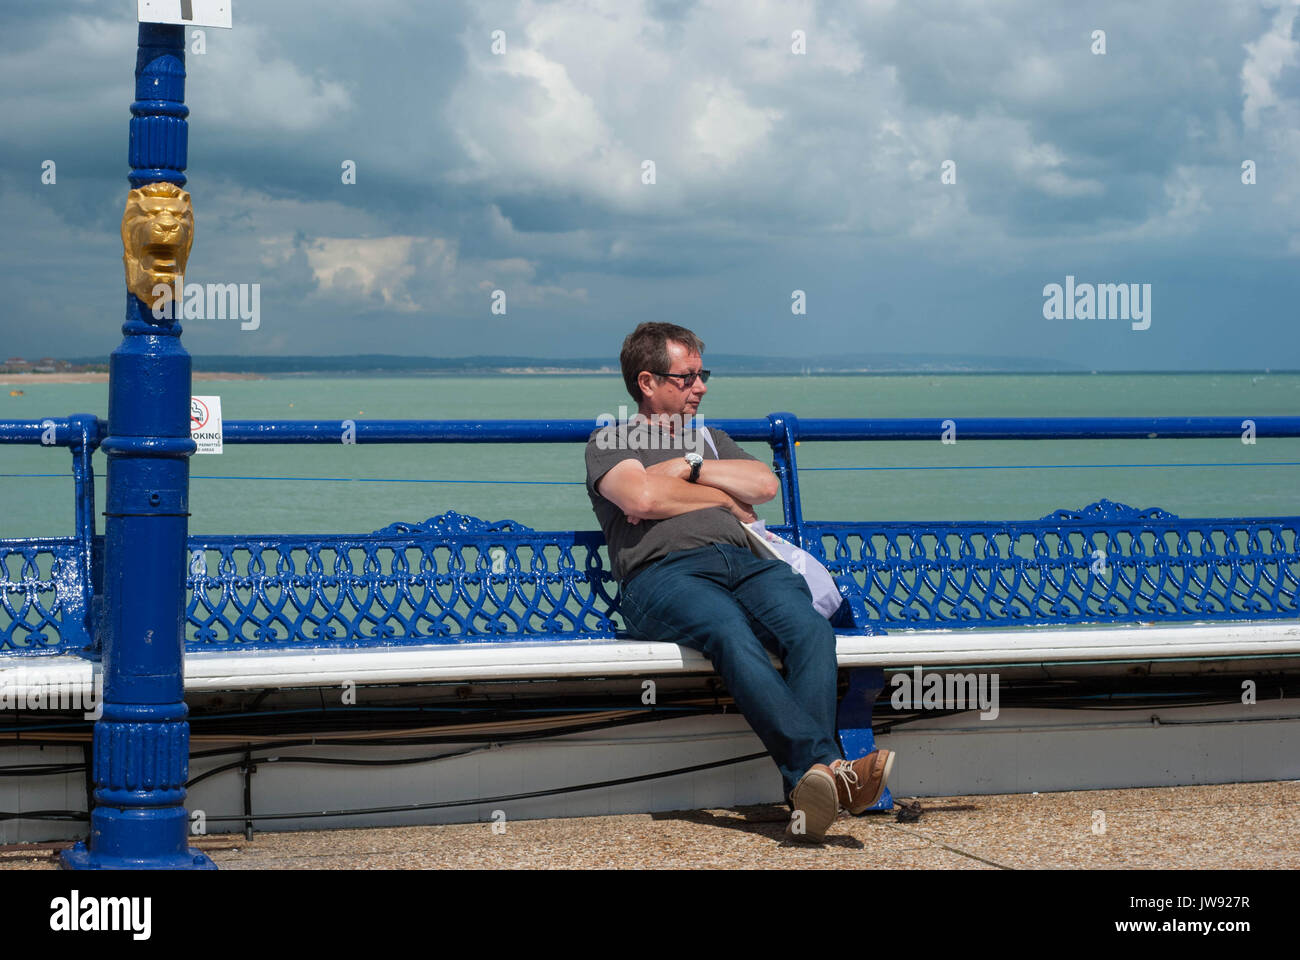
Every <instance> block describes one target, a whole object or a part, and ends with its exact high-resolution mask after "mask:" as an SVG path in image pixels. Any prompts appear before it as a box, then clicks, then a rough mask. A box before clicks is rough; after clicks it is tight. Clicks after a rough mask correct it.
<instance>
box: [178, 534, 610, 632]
mask: <svg viewBox="0 0 1300 960" xmlns="http://www.w3.org/2000/svg"><path fill="white" fill-rule="evenodd" d="M189 548H190V565H189V571H188V576H187V585H188V588H189V592H190V596H189V606H188V609H187V614H186V617H187V620H188V629H187V641H188V643H189V645H190V647H191V648H192V649H195V648H200V649H223V648H225V649H234V648H246V647H248V646H254V645H256V646H258V647H277V646H293V645H311V646H321V645H325V646H372V645H378V644H404V643H405V644H414V643H463V642H473V641H488V640H501V639H511V640H566V639H590V638H592V637H599V636H606V637H613V636H614V635H615V632H616V631H617V630H620V629H621V628H622V626H621V624H616V623H615V622H614V621H613V620H612V619H611V617H612V615H613V613H615V612H616V608H617V604H616V598H615V594H616V592H617V581H616V580H615V579H614V577H613V575H612V573H610V572H609V570H608V566H607V563H606V559H605V555H604V538H603V536H602V535H601V534H600V533H599V532H597V531H592V532H585V533H584V532H577V533H575V532H554V531H548V532H539V531H536V530H533V529H531V528H529V527H526V526H524V525H522V524H519V523H515V522H513V521H502V522H501V523H495V524H486V523H484V521H481V520H478V519H477V518H474V517H464V516H461V515H459V514H456V513H446V514H443V515H442V516H440V517H433V518H431V519H429V520H427V521H425V522H424V523H421V524H404V523H403V524H393V525H391V526H389V527H385V528H384V529H383V530H380V531H378V532H376V533H373V534H368V535H364V536H355V537H346V536H328V537H258V538H251V537H224V536H223V537H217V536H212V537H198V536H195V537H191V538H190V541H189Z"/></svg>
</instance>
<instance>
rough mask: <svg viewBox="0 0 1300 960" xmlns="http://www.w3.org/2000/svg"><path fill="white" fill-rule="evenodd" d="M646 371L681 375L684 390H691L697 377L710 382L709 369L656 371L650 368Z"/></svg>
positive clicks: (704, 381) (659, 375) (669, 375)
mask: <svg viewBox="0 0 1300 960" xmlns="http://www.w3.org/2000/svg"><path fill="white" fill-rule="evenodd" d="M646 372H647V373H654V375H655V376H656V377H680V378H681V381H682V389H683V390H689V389H691V387H693V386H695V378H696V377H699V378H700V381H701V382H702V383H708V382H709V371H708V370H701V371H700V372H699V373H655V371H653V370H648V371H646Z"/></svg>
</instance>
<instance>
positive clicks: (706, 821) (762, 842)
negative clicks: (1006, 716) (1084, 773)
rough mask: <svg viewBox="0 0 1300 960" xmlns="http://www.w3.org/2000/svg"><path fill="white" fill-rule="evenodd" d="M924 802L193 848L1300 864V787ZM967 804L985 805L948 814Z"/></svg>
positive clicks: (837, 865)
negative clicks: (810, 837) (817, 841)
mask: <svg viewBox="0 0 1300 960" xmlns="http://www.w3.org/2000/svg"><path fill="white" fill-rule="evenodd" d="M920 803H921V805H922V810H923V812H922V815H921V817H920V819H918V820H915V821H911V822H899V821H898V819H897V818H896V815H895V814H892V813H888V814H886V813H880V814H868V815H866V816H864V817H857V818H854V817H842V818H841V819H840V820H839V821H837V822H836V823H835V825H834V826H833V827H832V828H831V830H830V833H829V834H828V835H827V840H826V843H825V844H823V845H821V846H804V845H797V844H793V843H790V842H788V841H785V840H783V839H782V834H783V832H784V829H785V825H786V823H787V821H788V816H789V814H788V811H787V810H786V808H785V807H784V806H781V805H764V806H750V807H736V808H731V809H709V810H682V811H672V812H666V813H654V814H624V815H621V816H604V817H574V818H568V819H552V820H519V821H510V822H507V823H505V824H503V825H502V826H504V830H502V829H501V827H498V828H497V829H498V831H499V832H494V830H493V824H492V823H491V822H487V823H468V824H445V825H441V826H421V827H388V828H376V829H363V830H322V831H315V830H313V831H297V832H293V833H258V834H256V835H255V836H254V838H253V840H252V841H247V840H245V839H244V837H243V835H242V834H223V835H214V836H208V837H196V838H192V839H193V841H194V845H195V846H196V847H198V848H200V849H202V850H203V851H204V852H205V853H207V854H208V855H209V856H210V857H211V858H212V860H213V862H215V863H216V864H217V865H218V866H219V867H220V868H221V869H223V870H302V869H307V870H387V869H446V868H454V869H463V870H479V869H503V868H504V869H611V868H613V869H656V870H658V869H714V868H729V869H730V868H743V869H782V868H784V869H817V870H913V869H948V870H997V869H1012V870H1025V869H1029V870H1034V869H1053V868H1068V869H1089V870H1091V869H1233V870H1240V869H1247V870H1252V869H1260V870H1266V869H1296V868H1300V847H1297V846H1296V844H1295V842H1294V838H1295V837H1296V836H1298V835H1300V781H1286V782H1272V783H1238V784H1222V785H1209V786H1194V787H1173V788H1151V789H1132V790H1080V791H1072V792H1068V793H1041V794H1012V795H999V796H975V797H947V798H937V797H928V798H924V799H922V800H921V801H920ZM959 806H971V807H973V808H974V809H969V810H951V809H942V808H947V807H959ZM1098 813H1101V814H1102V815H1103V817H1104V819H1102V818H1101V817H1098ZM1103 828H1104V829H1103ZM65 845H66V844H24V845H10V846H8V847H3V848H0V869H5V870H24V869H27V870H44V869H49V870H53V869H55V868H56V866H57V859H56V854H57V850H58V849H59V848H60V847H61V846H65Z"/></svg>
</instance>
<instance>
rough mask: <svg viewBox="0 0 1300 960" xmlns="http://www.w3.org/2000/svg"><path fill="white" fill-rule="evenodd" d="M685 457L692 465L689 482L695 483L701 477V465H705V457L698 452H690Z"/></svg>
mask: <svg viewBox="0 0 1300 960" xmlns="http://www.w3.org/2000/svg"><path fill="white" fill-rule="evenodd" d="M685 459H686V462H687V463H689V464H690V465H691V475H690V477H688V478H687V482H688V483H694V482H695V481H696V480H698V479H699V478H700V467H702V466H703V465H704V458H703V457H702V456H700V455H699V454H698V453H688V454H686V457H685Z"/></svg>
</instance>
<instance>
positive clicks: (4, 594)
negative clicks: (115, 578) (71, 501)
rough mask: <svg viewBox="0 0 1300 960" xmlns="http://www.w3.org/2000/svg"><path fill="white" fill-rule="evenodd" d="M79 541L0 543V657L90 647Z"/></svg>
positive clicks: (51, 540) (15, 541)
mask: <svg viewBox="0 0 1300 960" xmlns="http://www.w3.org/2000/svg"><path fill="white" fill-rule="evenodd" d="M84 582H85V569H84V563H83V547H82V545H81V541H80V540H78V539H77V538H76V537H51V538H48V539H36V540H0V653H3V654H10V653H23V654H26V653H34V654H39V653H71V652H76V651H79V650H81V649H82V648H84V647H86V646H87V645H88V644H89V643H90V631H89V629H88V628H87V622H86V619H87V618H86V599H85V591H84V589H83V586H84Z"/></svg>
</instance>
